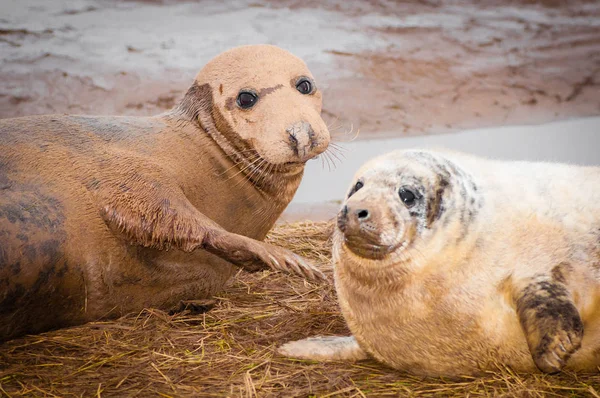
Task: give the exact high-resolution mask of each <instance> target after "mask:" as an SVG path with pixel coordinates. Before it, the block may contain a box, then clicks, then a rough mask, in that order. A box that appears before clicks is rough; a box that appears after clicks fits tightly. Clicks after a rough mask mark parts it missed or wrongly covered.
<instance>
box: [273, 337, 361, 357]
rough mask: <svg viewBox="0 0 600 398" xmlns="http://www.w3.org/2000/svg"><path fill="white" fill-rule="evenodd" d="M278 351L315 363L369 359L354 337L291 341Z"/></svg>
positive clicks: (311, 338) (313, 338)
mask: <svg viewBox="0 0 600 398" xmlns="http://www.w3.org/2000/svg"><path fill="white" fill-rule="evenodd" d="M277 351H278V352H279V354H281V355H285V356H288V357H293V358H300V359H312V360H315V361H360V360H361V359H367V357H368V356H367V353H366V352H365V351H364V350H363V349H362V348H360V346H359V345H358V343H357V342H356V339H355V338H354V337H353V336H344V337H341V336H317V337H310V338H308V339H303V340H297V341H290V342H289V343H286V344H284V345H282V346H281V347H280V348H279V349H278V350H277Z"/></svg>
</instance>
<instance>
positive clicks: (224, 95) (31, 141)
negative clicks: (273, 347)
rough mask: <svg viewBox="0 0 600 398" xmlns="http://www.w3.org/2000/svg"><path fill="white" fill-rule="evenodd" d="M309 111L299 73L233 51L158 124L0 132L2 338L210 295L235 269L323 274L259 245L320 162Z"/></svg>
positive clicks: (63, 125) (274, 56) (7, 127)
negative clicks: (309, 164) (307, 167)
mask: <svg viewBox="0 0 600 398" xmlns="http://www.w3.org/2000/svg"><path fill="white" fill-rule="evenodd" d="M299 80H301V82H302V83H300V84H302V86H300V85H299V83H298V81H299ZM305 81H308V82H309V83H310V88H311V90H310V91H307V90H306V87H307V85H306V84H305V83H304V82H305ZM248 93H250V94H248ZM248 95H250V97H248ZM249 98H250V99H252V101H250V100H249ZM240 100H241V102H240ZM249 103H250V105H251V106H247V105H248V104H249ZM320 111H321V94H320V92H319V91H318V90H317V89H316V86H315V85H314V81H313V80H312V76H311V75H310V72H309V71H308V69H307V68H306V65H305V64H304V63H303V62H302V61H301V60H300V59H298V58H296V57H294V56H293V55H291V54H290V53H288V52H286V51H284V50H281V49H279V48H277V47H273V46H247V47H239V48H236V49H233V50H230V51H228V52H225V53H223V54H221V55H219V56H218V57H216V58H215V59H213V60H212V61H210V62H209V63H208V64H207V65H206V66H205V68H204V69H203V70H202V71H200V73H199V74H198V76H197V77H196V79H195V81H194V84H193V85H192V86H191V88H190V89H189V90H188V92H187V93H186V95H185V96H184V98H183V100H182V101H181V103H180V104H179V105H178V106H177V107H175V108H174V109H173V110H171V111H169V112H167V113H165V114H162V115H158V116H155V117H112V116H103V117H96V116H69V115H49V116H32V117H25V118H16V119H4V120H0V340H2V339H7V338H11V337H15V336H18V335H21V334H23V333H36V332H41V331H44V330H48V329H51V328H56V327H61V326H67V325H74V324H79V323H83V322H87V321H91V320H97V319H100V318H104V317H115V316H120V315H122V314H125V313H128V312H131V311H139V310H141V309H143V308H145V307H158V308H171V307H173V306H175V305H176V304H177V303H178V302H179V301H181V300H189V299H202V298H206V297H210V296H211V295H213V294H215V293H216V292H218V291H219V290H220V289H222V287H223V285H224V284H225V282H226V281H227V280H228V278H229V277H230V276H231V275H232V274H233V273H234V271H235V269H236V266H239V267H243V268H245V269H248V270H258V269H263V268H265V267H270V268H273V269H280V270H287V271H293V272H296V273H299V274H301V275H305V276H308V277H319V276H321V274H320V272H319V271H318V270H316V269H314V268H313V267H312V266H311V265H310V264H308V263H307V262H306V261H304V260H303V259H302V258H300V257H298V256H295V255H294V254H293V253H291V252H288V251H286V250H284V249H281V248H276V247H273V246H270V245H267V244H265V243H263V242H260V241H261V240H262V239H263V238H264V237H265V236H266V233H267V232H268V230H269V229H270V228H271V227H272V225H273V224H274V223H275V221H276V219H277V218H278V217H279V215H280V214H281V212H282V211H283V210H284V209H285V207H286V206H287V204H288V203H289V201H290V200H291V199H292V197H293V195H294V193H295V191H296V189H297V187H298V185H299V183H300V180H301V177H302V172H303V166H304V163H305V162H306V161H307V160H308V159H310V158H312V157H314V156H316V155H317V154H319V153H321V152H323V151H324V150H325V149H326V148H327V145H328V142H329V133H328V131H327V128H326V126H325V124H324V122H323V121H322V119H321V118H320ZM292 134H293V136H292Z"/></svg>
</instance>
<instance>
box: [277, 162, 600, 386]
mask: <svg viewBox="0 0 600 398" xmlns="http://www.w3.org/2000/svg"><path fill="white" fill-rule="evenodd" d="M333 260H334V265H335V283H336V289H337V293H338V298H339V303H340V307H341V309H342V313H343V315H344V318H345V319H346V321H347V323H348V326H349V328H350V330H351V331H352V334H353V336H352V337H321V338H312V339H306V340H301V341H297V342H292V343H288V344H286V345H284V346H283V347H282V348H281V349H280V352H281V353H283V354H285V355H289V356H294V357H301V358H311V359H347V360H356V359H361V358H365V357H367V355H370V356H372V357H374V358H376V359H378V360H380V361H381V362H384V363H386V364H388V365H390V366H393V367H395V368H397V369H400V370H403V371H406V372H410V373H416V374H421V375H430V376H440V375H448V376H460V375H467V374H479V373H483V372H485V371H486V370H494V369H498V368H497V367H498V366H504V365H507V366H509V367H511V368H512V369H514V370H515V371H519V372H535V371H538V370H541V371H543V372H550V373H552V372H557V371H560V370H561V369H563V368H567V369H572V370H585V371H597V369H598V366H599V365H600V168H598V167H577V166H569V165H561V164H550V163H528V162H500V161H490V160H486V159H481V158H477V157H472V156H469V155H464V154H459V153H440V152H434V151H397V152H392V153H389V154H387V155H384V156H382V157H379V158H376V159H374V160H372V161H370V162H368V163H367V164H366V165H364V166H363V167H362V168H361V169H360V170H359V171H358V172H357V174H356V177H355V179H354V182H353V183H352V189H351V190H350V193H349V195H348V198H347V199H346V200H345V203H344V204H343V206H342V210H341V211H340V213H339V215H338V223H337V229H336V231H335V235H334V243H333Z"/></svg>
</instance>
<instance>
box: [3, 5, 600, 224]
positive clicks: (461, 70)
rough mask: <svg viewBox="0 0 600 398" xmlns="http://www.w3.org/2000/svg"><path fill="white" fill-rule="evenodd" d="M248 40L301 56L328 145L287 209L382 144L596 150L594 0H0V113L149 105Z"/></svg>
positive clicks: (122, 110)
mask: <svg viewBox="0 0 600 398" xmlns="http://www.w3.org/2000/svg"><path fill="white" fill-rule="evenodd" d="M257 43H269V44H275V45H278V46H281V47H283V48H285V49H287V50H289V51H291V52H292V53H294V54H296V55H298V56H299V57H301V58H303V59H304V60H305V61H306V62H307V64H308V66H309V68H310V69H311V71H312V72H313V74H314V75H315V77H316V79H317V84H318V85H319V87H320V88H321V89H322V90H323V93H324V109H323V117H324V118H325V119H326V121H327V122H328V123H329V124H330V126H331V130H332V133H333V135H334V137H335V140H336V141H338V142H340V144H341V145H342V147H344V149H343V152H344V153H342V154H340V155H339V157H340V160H339V161H337V160H336V163H338V164H337V165H336V166H335V167H332V168H333V169H334V171H331V172H330V171H329V166H328V165H327V164H326V163H325V162H324V163H323V164H321V162H319V161H316V162H309V167H308V169H307V176H306V178H305V182H304V183H303V186H302V187H301V188H300V190H299V192H298V194H297V196H296V199H295V201H294V203H293V205H292V206H291V207H290V210H289V211H288V213H287V214H288V217H291V218H294V217H297V216H293V215H290V214H291V213H293V212H294V211H296V212H300V213H301V217H303V216H305V215H306V214H307V212H309V213H310V214H311V215H312V217H313V218H321V217H328V216H329V215H330V214H331V209H333V208H335V207H336V206H337V203H336V202H335V198H340V197H341V196H342V195H343V192H344V191H345V189H346V186H347V185H348V183H349V180H350V178H351V176H352V174H353V172H354V171H355V170H356V168H357V167H358V165H360V164H361V163H362V162H363V161H364V160H366V159H367V158H369V157H372V156H374V155H376V154H378V153H381V152H385V151H387V150H391V149H394V148H396V147H413V146H450V147H455V148H456V149H462V150H468V151H470V152H474V153H479V154H482V155H487V156H496V157H507V158H519V159H520V158H523V159H541V160H558V161H570V162H574V163H583V164H600V151H598V148H600V122H599V120H600V119H598V118H594V116H596V115H600V2H599V1H560V0H541V1H533V0H512V1H509V0H507V1H493V0H490V1H476V0H451V1H441V0H440V1H436V0H429V1H428V0H421V1H401V2H400V1H379V0H370V1H358V0H338V1H336V0H327V1H312V0H306V1H295V0H272V1H269V0H247V1H246V0H234V1H218V0H202V1H175V0H170V1H169V0H163V1H158V0H155V1H152V0H146V1H117V0H74V1H73V0H71V1H66V0H43V1H42V0H2V1H1V2H0V54H1V57H0V59H1V63H0V117H15V116H22V115H30V114H40V113H78V114H121V115H152V114H156V113H160V112H162V111H164V110H166V109H169V108H171V107H172V106H173V105H174V104H176V103H177V101H178V100H179V98H181V96H182V95H183V93H184V92H185V90H186V89H187V87H188V86H189V85H190V84H191V82H192V81H193V78H194V76H195V74H196V73H197V71H198V70H199V69H201V68H202V66H203V65H204V63H206V62H207V61H208V60H209V59H210V58H212V57H213V56H215V55H216V54H218V53H220V52H222V51H224V50H226V49H229V48H231V47H234V46H238V45H242V44H257ZM582 118H585V119H582ZM574 119H578V120H577V123H578V124H570V123H566V122H563V123H562V124H561V123H559V124H552V125H551V127H542V128H537V129H536V128H523V127H522V126H524V125H525V126H526V125H542V126H549V125H546V123H549V122H555V121H558V120H562V121H564V120H574ZM582 120H583V122H582ZM514 125H519V126H521V127H519V129H517V130H515V129H514V128H506V127H503V128H501V129H496V128H497V127H502V126H514ZM482 128H487V129H485V130H482V131H480V129H482ZM473 129H475V131H472V130H473ZM464 130H470V131H468V132H466V133H457V132H459V131H464ZM552 131H553V132H552ZM357 132H358V134H357ZM551 132H552V133H551ZM448 134H450V135H448ZM425 136H427V137H425ZM406 137H411V138H408V139H407V138H406ZM486 137H487V138H486ZM353 139H354V141H352V142H347V141H350V140H353ZM327 201H329V202H330V203H331V209H330V210H323V212H322V211H321V210H322V206H321V205H322V204H323V202H327ZM314 204H319V206H316V207H315V206H314ZM309 205H310V206H309ZM307 206H309V207H307ZM317 207H319V209H321V210H319V209H317Z"/></svg>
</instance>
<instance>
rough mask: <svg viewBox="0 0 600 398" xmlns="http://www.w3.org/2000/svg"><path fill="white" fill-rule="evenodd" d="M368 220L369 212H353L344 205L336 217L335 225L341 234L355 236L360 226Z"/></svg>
mask: <svg viewBox="0 0 600 398" xmlns="http://www.w3.org/2000/svg"><path fill="white" fill-rule="evenodd" d="M370 219H371V212H369V210H368V209H364V208H360V209H357V210H353V209H351V208H350V207H348V205H345V206H344V207H342V210H341V211H340V213H339V215H338V219H337V224H338V228H339V229H340V231H342V232H343V233H345V234H346V233H348V234H356V233H359V231H360V227H361V225H362V224H363V223H365V222H367V221H369V220H370Z"/></svg>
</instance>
